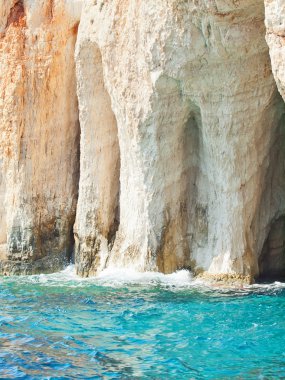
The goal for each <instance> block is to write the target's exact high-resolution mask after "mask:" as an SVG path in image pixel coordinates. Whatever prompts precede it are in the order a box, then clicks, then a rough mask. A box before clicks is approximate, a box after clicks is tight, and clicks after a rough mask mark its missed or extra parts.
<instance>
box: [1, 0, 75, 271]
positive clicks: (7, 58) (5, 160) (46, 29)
mask: <svg viewBox="0 0 285 380" xmlns="http://www.w3.org/2000/svg"><path fill="white" fill-rule="evenodd" d="M71 11H75V7H73V8H72V7H71ZM0 14H1V24H0V27H1V29H0V132H1V133H0V139H1V141H0V157H1V161H0V163H1V185H0V188H1V191H0V194H1V236H0V237H1V254H0V255H1V265H0V268H1V271H2V272H4V273H34V272H46V271H54V270H58V269H59V268H62V267H63V265H64V264H65V263H66V262H67V260H68V257H69V255H70V252H71V250H72V244H73V243H72V242H73V237H72V228H73V223H74V218H75V208H76V200H77V188H78V164H79V151H78V149H79V146H78V145H79V143H78V142H79V123H78V111H77V110H78V106H77V97H76V81H75V65H74V59H73V55H74V46H75V41H76V34H77V25H78V22H79V18H78V16H77V19H76V15H75V14H72V13H71V14H69V13H67V10H66V7H65V4H64V2H63V1H56V2H55V1H50V0H42V1H37V2H34V1H10V2H9V1H6V0H5V1H4V2H2V3H1V5H0Z"/></svg>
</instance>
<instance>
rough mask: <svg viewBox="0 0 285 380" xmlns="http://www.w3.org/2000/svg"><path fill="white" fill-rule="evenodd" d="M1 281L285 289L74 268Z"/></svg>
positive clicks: (279, 284) (244, 291)
mask: <svg viewBox="0 0 285 380" xmlns="http://www.w3.org/2000/svg"><path fill="white" fill-rule="evenodd" d="M2 281H17V283H18V284H20V283H25V284H27V283H30V284H31V283H34V284H39V285H43V286H57V287H58V286H68V287H81V286H89V285H95V286H96V285H97V286H108V287H122V286H128V285H130V286H133V285H138V286H157V285H159V286H162V287H171V288H177V289H181V288H196V289H200V290H203V291H205V290H206V291H211V292H213V291H214V292H217V293H228V292H230V293H231V294H233V293H237V294H241V295H246V294H249V293H251V292H262V293H266V292H269V293H272V292H274V291H278V290H280V289H285V283H282V282H278V281H275V282H273V283H270V284H253V285H247V286H243V288H240V289H235V288H234V287H232V288H227V287H215V286H211V285H209V283H207V282H204V281H203V280H201V279H199V280H198V279H195V278H193V275H192V273H191V272H189V271H187V270H179V271H177V272H174V273H171V274H163V273H159V272H143V273H142V272H137V271H134V270H132V269H117V268H115V269H105V270H104V271H102V272H101V273H100V274H99V275H97V276H94V277H89V278H82V277H79V276H78V275H77V274H76V272H75V267H74V265H69V266H68V267H66V268H65V269H64V270H62V271H61V272H57V273H52V274H40V275H32V276H18V277H15V276H12V277H2V278H1V277H0V284H1V282H2Z"/></svg>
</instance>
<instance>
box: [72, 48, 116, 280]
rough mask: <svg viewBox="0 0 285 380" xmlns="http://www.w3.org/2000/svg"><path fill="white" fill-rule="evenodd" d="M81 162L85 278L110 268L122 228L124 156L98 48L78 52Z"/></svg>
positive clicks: (79, 238) (80, 242) (80, 264)
mask: <svg viewBox="0 0 285 380" xmlns="http://www.w3.org/2000/svg"><path fill="white" fill-rule="evenodd" d="M76 62H77V79H78V98H79V104H80V126H81V159H80V168H81V169H80V183H79V199H78V206H77V216H76V225H75V236H76V257H75V262H76V270H77V273H79V274H80V275H82V276H89V275H92V274H95V273H96V272H97V270H98V269H99V268H103V267H104V266H105V263H106V261H107V260H108V257H109V251H110V250H111V248H112V246H113V242H114V239H115V235H116V231H117V229H118V226H119V218H120V216H119V214H120V212H119V189H120V185H119V176H120V153H119V143H118V131H117V123H116V118H115V116H114V114H113V111H112V107H111V99H110V96H109V94H108V91H107V89H106V88H105V83H104V73H103V63H102V57H101V53H100V50H99V47H98V46H97V44H96V43H93V42H90V41H85V42H84V43H83V44H82V45H79V46H77V54H76Z"/></svg>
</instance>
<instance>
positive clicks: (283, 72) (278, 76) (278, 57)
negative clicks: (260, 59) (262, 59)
mask: <svg viewBox="0 0 285 380" xmlns="http://www.w3.org/2000/svg"><path fill="white" fill-rule="evenodd" d="M265 24H266V31H267V32H266V41H267V43H268V46H269V51H270V57H271V64H272V72H273V75H274V77H275V80H276V83H277V86H278V89H279V91H280V93H281V95H282V97H283V99H285V3H284V1H282V0H265Z"/></svg>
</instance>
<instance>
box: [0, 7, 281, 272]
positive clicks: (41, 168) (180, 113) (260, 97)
mask: <svg viewBox="0 0 285 380" xmlns="http://www.w3.org/2000/svg"><path fill="white" fill-rule="evenodd" d="M265 3H266V26H267V34H266V29H265V26H264V18H265V16H264V4H263V1H262V0H258V1H256V0H241V1H236V0H219V1H212V0H210V1H209V0H204V1H203V0H200V1H194V0H189V1H182V0H155V1H147V2H140V1H133V0H124V1H122V0H109V1H99V0H98V1H93V0H92V1H91V0H84V1H82V2H81V1H80V0H77V1H76V0H72V1H67V0H66V1H64V0H54V1H47V0H46V1H39V2H33V1H28V0H26V1H18V2H17V1H14V2H13V1H4V4H3V5H1V6H0V28H1V29H0V31H1V33H2V34H1V40H0V65H1V70H0V72H1V74H0V75H1V79H0V88H1V94H2V95H1V97H0V99H1V100H0V111H1V113H0V118H1V119H0V120H1V124H0V127H1V139H2V142H1V179H2V180H1V183H0V189H1V192H0V194H1V197H2V198H1V199H2V209H1V210H0V217H1V221H2V226H1V242H2V250H1V258H2V264H1V265H2V271H3V270H6V271H7V272H11V271H12V272H13V271H14V269H13V268H17V271H19V272H21V271H22V272H23V271H24V272H25V271H31V272H32V271H35V270H36V268H38V270H43V271H46V270H48V269H50V270H53V269H56V267H57V266H60V265H61V264H63V262H64V261H65V260H66V259H67V258H68V256H69V255H70V251H71V246H72V241H73V237H72V225H73V222H74V218H75V207H77V210H76V221H75V226H74V236H75V262H76V268H77V272H78V273H79V274H80V275H82V276H89V275H94V274H96V273H98V271H100V270H102V269H104V268H106V267H118V266H121V267H131V268H134V269H137V270H141V271H145V270H159V271H163V272H165V273H169V272H173V271H175V270H177V269H179V268H191V269H192V270H193V271H194V272H196V273H199V272H202V273H204V274H205V275H208V276H210V277H211V276H214V277H215V276H216V277H217V278H223V276H232V277H235V276H237V277H238V276H240V277H241V278H247V279H250V278H253V277H258V276H259V274H261V275H266V274H267V275H278V276H279V275H281V274H284V273H285V269H284V268H285V259H284V257H285V254H284V247H285V243H284V240H285V231H284V230H285V210H284V208H285V199H284V198H285V176H284V163H285V161H284V159H285V157H284V152H283V151H284V148H283V141H284V140H283V139H284V133H285V131H284V128H285V124H284V123H285V121H284V120H285V119H284V113H285V107H284V102H283V100H282V98H281V97H280V95H279V93H278V91H277V87H276V83H275V80H274V77H273V75H272V69H271V63H270V57H269V52H268V46H267V44H266V40H265V35H266V36H267V37H266V39H267V42H268V44H269V46H270V51H271V60H272V67H273V74H274V76H275V79H276V81H277V84H278V87H279V90H280V92H281V94H282V95H284V92H283V91H284V87H283V86H284V85H285V81H284V78H285V74H284V73H285V70H284V60H283V58H282V54H283V49H280V41H279V40H278V41H279V42H278V43H279V45H278V47H279V48H276V46H277V45H276V43H275V41H276V39H280V38H281V37H280V36H281V35H280V33H279V32H280V30H281V29H282V28H281V26H280V25H281V24H282V23H281V24H280V20H283V21H284V17H283V18H280V19H279V18H278V17H279V16H278V15H279V14H281V15H282V14H283V16H284V12H283V10H284V9H283V8H284V6H283V8H282V4H281V1H279V2H278V0H275V1H267V0H265ZM278 4H279V5H278ZM81 6H82V13H81ZM278 7H279V8H278ZM282 12H283V13H282ZM280 17H282V16H280ZM79 21H80V23H79V29H78V33H77V24H78V22H79ZM284 22H285V21H284ZM276 25H277V26H276ZM280 28H281V29H280ZM283 30H284V28H283ZM278 33H279V34H278ZM75 41H76V46H75ZM281 41H283V40H282V38H281ZM282 46H283V45H282ZM75 67H76V69H75ZM76 85H77V97H78V105H77V97H76V91H75V86H76ZM78 112H79V121H80V138H79V127H78V122H77V118H78ZM79 140H80V176H79V177H80V178H79V177H78V165H79V158H78V150H79ZM78 178H79V179H78ZM78 181H79V182H78ZM78 186H79V194H78V202H77V188H78ZM76 202H77V203H76ZM76 204H77V206H76ZM53 257H55V258H57V260H58V263H60V265H59V264H58V265H55V264H54V260H53ZM9 260H10V261H9ZM32 262H34V264H33V265H32V264H27V263H32ZM7 263H8V264H7ZM25 263H26V264H25ZM36 263H41V264H40V265H39V264H36ZM3 268H4V269H3ZM5 268H6V269H5ZM11 268H12V269H11ZM27 268H30V269H29V270H28V269H27Z"/></svg>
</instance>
